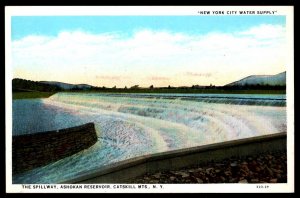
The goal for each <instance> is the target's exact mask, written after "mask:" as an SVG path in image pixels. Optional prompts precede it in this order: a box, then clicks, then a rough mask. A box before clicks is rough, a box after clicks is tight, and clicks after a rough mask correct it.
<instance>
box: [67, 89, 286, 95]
mask: <svg viewBox="0 0 300 198" xmlns="http://www.w3.org/2000/svg"><path fill="white" fill-rule="evenodd" d="M68 92H79V93H182V94H196V93H199V94H201V93H202V94H285V93H286V91H285V90H224V89H102V90H86V91H82V90H72V91H68Z"/></svg>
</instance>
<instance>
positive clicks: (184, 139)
mask: <svg viewBox="0 0 300 198" xmlns="http://www.w3.org/2000/svg"><path fill="white" fill-rule="evenodd" d="M88 122H94V123H95V127H96V130H97V133H98V141H97V143H96V144H95V145H93V146H92V147H90V148H89V149H87V150H84V151H82V152H79V153H77V154H75V155H72V156H70V157H67V158H65V159H62V160H59V161H57V162H54V163H51V164H49V165H47V166H44V167H40V168H36V169H34V170H31V171H29V172H26V173H23V174H19V175H15V176H13V183H58V182H61V181H64V180H67V179H71V178H73V177H75V176H76V175H77V174H78V173H81V172H85V171H88V170H93V169H95V168H97V167H101V166H104V165H108V164H111V163H114V162H117V161H121V160H124V159H128V158H132V157H136V156H140V155H145V154H150V153H157V152H162V151H169V150H174V149H180V148H187V147H192V146H199V145H205V144H210V143H216V142H223V141H228V140H234V139H241V138H246V137H253V136H259V135H264V134H270V133H279V132H285V131H286V130H287V126H286V123H287V122H286V98H285V95H255V94H114V93H107V94H104V93H67V92H66V93H57V94H55V95H53V96H51V97H50V98H47V99H34V100H32V99H31V100H14V101H13V135H22V134H27V133H34V132H39V131H49V130H58V129H61V128H67V127H72V126H77V125H80V124H85V123H88Z"/></svg>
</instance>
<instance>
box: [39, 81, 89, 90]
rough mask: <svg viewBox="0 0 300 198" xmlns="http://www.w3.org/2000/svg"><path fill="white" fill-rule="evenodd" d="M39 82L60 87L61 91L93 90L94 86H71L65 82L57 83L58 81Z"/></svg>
mask: <svg viewBox="0 0 300 198" xmlns="http://www.w3.org/2000/svg"><path fill="white" fill-rule="evenodd" d="M39 82H40V83H43V84H48V85H54V86H58V87H60V88H61V89H65V90H70V89H90V88H93V86H91V85H87V84H69V83H63V82H57V81H39Z"/></svg>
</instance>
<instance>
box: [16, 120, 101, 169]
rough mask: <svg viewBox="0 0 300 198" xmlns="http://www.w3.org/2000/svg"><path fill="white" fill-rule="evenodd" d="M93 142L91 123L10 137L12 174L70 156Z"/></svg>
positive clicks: (94, 138) (94, 132)
mask: <svg viewBox="0 0 300 198" xmlns="http://www.w3.org/2000/svg"><path fill="white" fill-rule="evenodd" d="M96 142H97V135H96V131H95V126H94V123H88V124H85V125H81V126H78V127H72V128H68V129H62V130H58V131H48V132H40V133H34V134H28V135H20V136H13V140H12V165H13V167H12V169H13V174H17V173H21V172H24V171H27V170H31V169H33V168H36V167H39V166H43V165H46V164H49V163H51V162H54V161H56V160H59V159H62V158H65V157H67V156H70V155H73V154H75V153H77V152H79V151H81V150H83V149H86V148H89V147H90V146H92V145H93V144H95V143H96Z"/></svg>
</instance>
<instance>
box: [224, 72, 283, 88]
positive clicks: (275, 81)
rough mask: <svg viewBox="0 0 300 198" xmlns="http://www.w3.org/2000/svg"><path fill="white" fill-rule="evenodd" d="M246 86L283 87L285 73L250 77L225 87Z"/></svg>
mask: <svg viewBox="0 0 300 198" xmlns="http://www.w3.org/2000/svg"><path fill="white" fill-rule="evenodd" d="M246 85H260V86H266V85H269V86H285V85H286V72H282V73H279V74H276V75H252V76H248V77H246V78H243V79H241V80H238V81H235V82H232V83H229V84H227V85H225V86H246Z"/></svg>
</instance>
